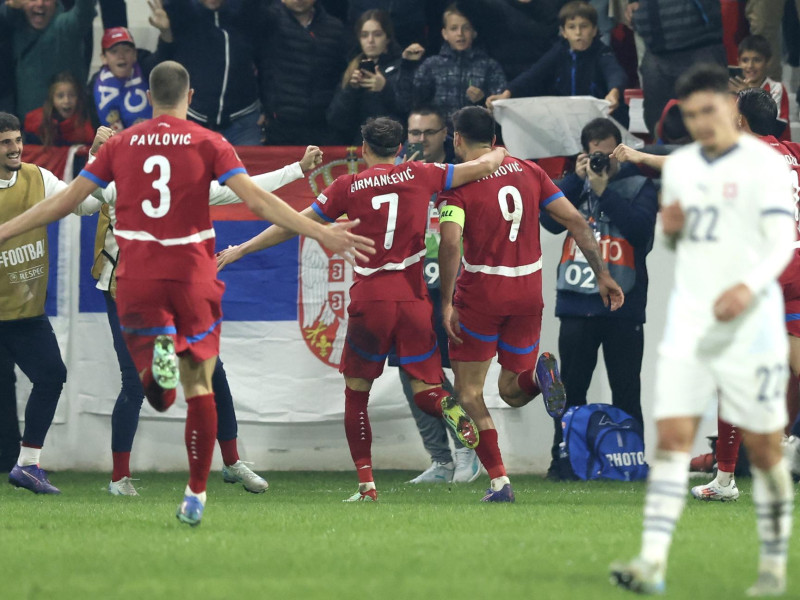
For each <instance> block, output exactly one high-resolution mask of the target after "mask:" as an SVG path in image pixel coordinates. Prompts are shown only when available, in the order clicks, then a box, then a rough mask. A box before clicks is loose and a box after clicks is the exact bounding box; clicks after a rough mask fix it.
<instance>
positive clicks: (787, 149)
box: [761, 135, 800, 287]
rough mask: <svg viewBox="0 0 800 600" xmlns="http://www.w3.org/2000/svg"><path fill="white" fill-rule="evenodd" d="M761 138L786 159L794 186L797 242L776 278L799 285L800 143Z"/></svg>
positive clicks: (769, 137) (768, 136)
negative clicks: (791, 256) (789, 260)
mask: <svg viewBox="0 0 800 600" xmlns="http://www.w3.org/2000/svg"><path fill="white" fill-rule="evenodd" d="M761 139H762V140H764V141H765V142H766V143H768V144H769V145H770V146H772V147H773V148H774V149H775V150H776V151H777V152H779V153H780V154H781V155H783V158H784V159H786V164H788V165H789V167H790V168H791V169H792V185H793V186H794V218H795V221H796V222H797V240H798V241H797V243H796V244H795V250H794V258H792V262H791V263H789V266H788V267H786V270H785V271H784V272H783V273H782V274H781V276H780V279H779V280H778V281H779V282H780V284H781V285H782V286H784V287H786V285H787V284H790V283H794V284H795V285H800V144H795V143H792V142H781V141H779V140H777V139H775V137H774V136H771V135H765V136H761Z"/></svg>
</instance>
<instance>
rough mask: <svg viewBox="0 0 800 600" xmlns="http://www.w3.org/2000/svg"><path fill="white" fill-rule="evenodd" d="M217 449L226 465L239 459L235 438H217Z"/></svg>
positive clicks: (228, 465)
mask: <svg viewBox="0 0 800 600" xmlns="http://www.w3.org/2000/svg"><path fill="white" fill-rule="evenodd" d="M218 441H219V449H220V452H222V462H224V463H225V466H226V467H230V466H231V465H233V464H236V462H238V460H239V448H238V447H237V445H236V438H233V439H232V440H218Z"/></svg>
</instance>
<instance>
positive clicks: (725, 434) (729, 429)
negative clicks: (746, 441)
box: [716, 419, 742, 473]
mask: <svg viewBox="0 0 800 600" xmlns="http://www.w3.org/2000/svg"><path fill="white" fill-rule="evenodd" d="M741 443H742V434H741V433H739V430H738V429H737V428H736V427H734V426H733V425H731V424H730V423H726V422H725V421H723V420H722V419H717V452H716V454H717V468H718V469H719V470H720V471H725V472H726V473H733V472H734V471H735V470H736V459H737V458H739V444H741Z"/></svg>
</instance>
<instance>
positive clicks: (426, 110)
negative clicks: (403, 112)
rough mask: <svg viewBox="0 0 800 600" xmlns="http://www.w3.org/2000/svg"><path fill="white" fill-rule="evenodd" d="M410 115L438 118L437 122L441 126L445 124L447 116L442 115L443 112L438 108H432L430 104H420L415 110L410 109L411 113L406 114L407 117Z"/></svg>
mask: <svg viewBox="0 0 800 600" xmlns="http://www.w3.org/2000/svg"><path fill="white" fill-rule="evenodd" d="M411 115H421V116H423V117H429V116H430V115H435V116H437V117H439V121H440V122H441V124H442V125H446V124H447V115H445V114H444V111H443V110H442V109H441V108H439V107H438V106H433V105H431V104H422V105H420V106H417V107H416V108H412V109H411V112H410V113H408V116H409V117H410V116H411Z"/></svg>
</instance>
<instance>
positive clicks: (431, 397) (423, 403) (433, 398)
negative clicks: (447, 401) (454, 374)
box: [414, 387, 450, 417]
mask: <svg viewBox="0 0 800 600" xmlns="http://www.w3.org/2000/svg"><path fill="white" fill-rule="evenodd" d="M449 395H450V394H449V393H448V392H446V391H444V390H443V389H442V388H440V387H437V388H431V389H429V390H424V391H422V392H419V393H417V394H414V402H415V403H416V405H417V406H419V408H420V410H423V411H425V412H426V413H428V414H429V415H433V416H434V417H441V416H442V398H447V397H448V396H449Z"/></svg>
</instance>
